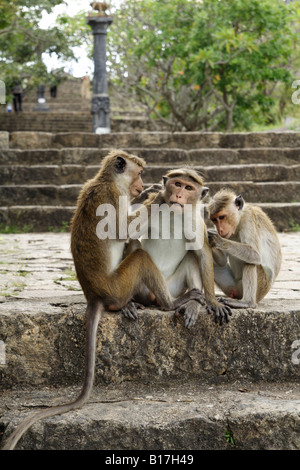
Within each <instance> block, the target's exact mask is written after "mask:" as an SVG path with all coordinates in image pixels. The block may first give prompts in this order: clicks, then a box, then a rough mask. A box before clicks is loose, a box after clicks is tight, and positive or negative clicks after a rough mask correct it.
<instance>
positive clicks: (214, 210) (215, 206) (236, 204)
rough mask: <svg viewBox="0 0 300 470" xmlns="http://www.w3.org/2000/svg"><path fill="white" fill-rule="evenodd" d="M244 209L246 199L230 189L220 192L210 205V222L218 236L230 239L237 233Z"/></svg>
mask: <svg viewBox="0 0 300 470" xmlns="http://www.w3.org/2000/svg"><path fill="white" fill-rule="evenodd" d="M243 208H244V199H243V198H242V196H241V195H239V196H237V195H236V194H235V193H234V192H233V191H230V190H229V189H222V190H220V191H218V192H217V193H216V194H215V195H214V197H213V198H212V199H211V201H210V202H209V204H208V211H209V213H210V220H211V221H212V222H213V223H214V224H215V226H216V228H217V231H218V234H219V235H220V236H221V237H223V238H230V237H231V236H232V235H234V233H235V232H236V230H237V228H238V225H239V222H240V218H241V213H242V210H243Z"/></svg>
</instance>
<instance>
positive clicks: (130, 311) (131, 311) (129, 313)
mask: <svg viewBox="0 0 300 470" xmlns="http://www.w3.org/2000/svg"><path fill="white" fill-rule="evenodd" d="M138 308H141V309H144V308H145V307H144V305H142V304H139V303H137V302H134V301H132V300H131V301H130V302H128V304H126V305H125V306H124V307H123V308H121V312H122V314H123V315H124V317H125V318H128V319H129V320H136V319H137V317H138V310H137V309H138Z"/></svg>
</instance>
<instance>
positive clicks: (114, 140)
mask: <svg viewBox="0 0 300 470" xmlns="http://www.w3.org/2000/svg"><path fill="white" fill-rule="evenodd" d="M52 146H53V147H57V148H61V147H98V148H103V147H106V148H107V147H110V148H116V147H120V148H126V147H133V148H134V147H136V148H160V147H163V148H175V149H176V148H183V149H189V148H191V146H192V147H193V148H232V149H234V148H262V147H269V148H270V147H277V148H286V147H289V148H299V147H300V133H299V132H279V133H278V132H265V133H264V132H262V133H255V132H252V133H251V132H250V133H232V134H225V133H224V134H222V133H213V132H204V133H202V132H174V133H170V132H135V133H134V132H112V133H110V134H104V135H97V134H94V133H88V132H61V133H57V134H51V133H47V132H22V131H19V132H12V133H11V141H10V147H11V148H23V149H26V148H28V149H30V148H49V147H52Z"/></svg>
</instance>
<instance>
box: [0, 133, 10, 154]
mask: <svg viewBox="0 0 300 470" xmlns="http://www.w3.org/2000/svg"><path fill="white" fill-rule="evenodd" d="M8 148H9V133H8V132H5V131H0V150H6V149H8Z"/></svg>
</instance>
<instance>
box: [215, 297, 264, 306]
mask: <svg viewBox="0 0 300 470" xmlns="http://www.w3.org/2000/svg"><path fill="white" fill-rule="evenodd" d="M218 300H219V301H220V302H222V303H223V304H225V305H227V306H228V307H231V308H256V305H255V304H253V303H252V302H245V301H243V300H239V299H229V298H227V297H220V298H218Z"/></svg>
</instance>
